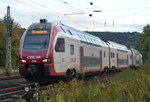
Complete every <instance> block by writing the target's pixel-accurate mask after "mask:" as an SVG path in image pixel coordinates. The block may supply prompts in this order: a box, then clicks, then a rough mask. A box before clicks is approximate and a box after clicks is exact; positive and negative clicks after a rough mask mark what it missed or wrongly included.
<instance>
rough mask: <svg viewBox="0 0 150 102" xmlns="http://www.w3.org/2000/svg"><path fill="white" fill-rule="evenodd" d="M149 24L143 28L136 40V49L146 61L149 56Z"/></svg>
mask: <svg viewBox="0 0 150 102" xmlns="http://www.w3.org/2000/svg"><path fill="white" fill-rule="evenodd" d="M149 47H150V25H149V24H147V25H146V26H145V27H144V28H143V32H142V37H141V39H140V40H139V41H138V45H137V49H138V50H139V51H140V52H141V54H142V55H143V60H144V61H147V60H148V59H149V57H150V55H149V54H150V52H149V50H150V48H149Z"/></svg>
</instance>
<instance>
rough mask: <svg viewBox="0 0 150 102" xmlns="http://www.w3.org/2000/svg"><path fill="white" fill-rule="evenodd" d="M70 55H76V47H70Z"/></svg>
mask: <svg viewBox="0 0 150 102" xmlns="http://www.w3.org/2000/svg"><path fill="white" fill-rule="evenodd" d="M70 54H71V55H74V45H70Z"/></svg>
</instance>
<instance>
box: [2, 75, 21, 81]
mask: <svg viewBox="0 0 150 102" xmlns="http://www.w3.org/2000/svg"><path fill="white" fill-rule="evenodd" d="M20 78H22V77H21V76H19V75H15V76H3V77H0V81H4V80H12V79H20Z"/></svg>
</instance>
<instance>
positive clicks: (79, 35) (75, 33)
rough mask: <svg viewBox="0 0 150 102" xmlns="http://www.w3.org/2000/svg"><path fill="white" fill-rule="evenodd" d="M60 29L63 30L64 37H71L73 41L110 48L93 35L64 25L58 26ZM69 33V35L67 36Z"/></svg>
mask: <svg viewBox="0 0 150 102" xmlns="http://www.w3.org/2000/svg"><path fill="white" fill-rule="evenodd" d="M58 26H59V27H60V29H61V30H62V32H63V34H64V36H67V37H70V38H72V39H77V40H80V41H83V42H87V43H91V44H95V45H99V46H105V47H108V45H107V44H106V42H104V41H102V40H101V39H100V38H99V37H96V36H93V35H91V34H88V33H85V32H82V31H79V30H76V29H74V28H72V27H69V26H66V25H64V24H58ZM66 33H67V34H66Z"/></svg>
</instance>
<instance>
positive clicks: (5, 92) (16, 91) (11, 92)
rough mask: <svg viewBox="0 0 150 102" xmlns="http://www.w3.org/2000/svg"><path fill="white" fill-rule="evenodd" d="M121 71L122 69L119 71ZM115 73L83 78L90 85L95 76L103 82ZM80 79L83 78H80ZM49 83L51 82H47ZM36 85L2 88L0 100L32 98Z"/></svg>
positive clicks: (41, 88) (44, 88)
mask: <svg viewBox="0 0 150 102" xmlns="http://www.w3.org/2000/svg"><path fill="white" fill-rule="evenodd" d="M119 72H120V71H119ZM114 74H115V73H109V74H95V75H94V76H93V75H89V76H87V77H84V79H83V80H85V81H86V84H87V85H90V83H92V82H93V81H94V80H93V79H94V77H97V79H98V80H100V81H101V82H107V81H108V80H107V79H108V78H109V77H111V76H113V75H114ZM79 80H82V78H81V79H79ZM47 85H49V84H47ZM47 85H44V86H40V87H39V90H47V89H48V87H47ZM26 86H27V87H28V88H27V89H25V87H26ZM34 87H35V85H33V84H24V85H21V86H17V87H11V88H5V89H0V102H12V101H2V100H8V99H11V100H12V99H19V98H22V97H24V98H25V99H30V98H33V94H35V93H34V92H35V90H34Z"/></svg>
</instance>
